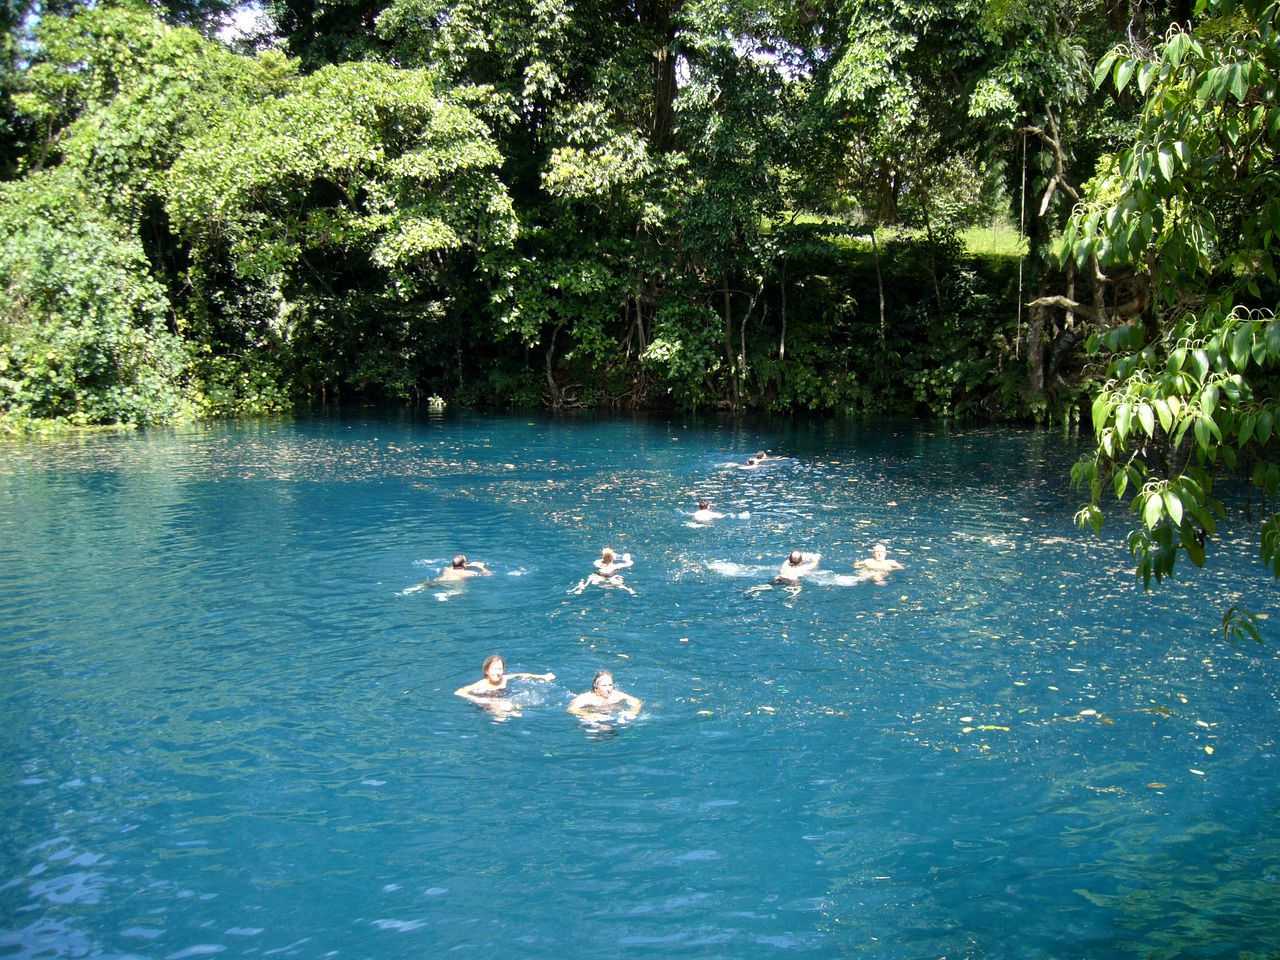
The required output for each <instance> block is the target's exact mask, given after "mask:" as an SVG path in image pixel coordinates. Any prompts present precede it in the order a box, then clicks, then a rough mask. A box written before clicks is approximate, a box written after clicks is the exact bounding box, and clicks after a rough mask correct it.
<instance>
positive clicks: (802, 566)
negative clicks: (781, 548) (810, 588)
mask: <svg viewBox="0 0 1280 960" xmlns="http://www.w3.org/2000/svg"><path fill="white" fill-rule="evenodd" d="M821 559H822V554H820V553H801V552H800V551H799V550H792V551H791V555H790V556H788V557H787V559H786V560H784V561H783V562H782V566H781V567H780V568H779V569H778V575H777V576H776V577H774V578H773V582H774V583H799V582H800V578H801V577H803V576H804V575H805V574H807V573H813V571H814V570H816V569H818V562H819V561H820V560H821Z"/></svg>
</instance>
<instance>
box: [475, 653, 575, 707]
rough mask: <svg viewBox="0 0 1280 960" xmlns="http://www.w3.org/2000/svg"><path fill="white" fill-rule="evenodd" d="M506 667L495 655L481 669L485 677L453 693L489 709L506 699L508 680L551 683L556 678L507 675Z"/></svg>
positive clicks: (544, 674) (542, 675)
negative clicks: (498, 701)
mask: <svg viewBox="0 0 1280 960" xmlns="http://www.w3.org/2000/svg"><path fill="white" fill-rule="evenodd" d="M506 667H507V665H506V661H504V660H503V659H502V657H500V656H499V655H498V654H496V653H495V654H494V655H493V656H491V657H489V658H487V659H486V660H485V662H484V666H482V667H481V668H480V670H481V672H482V673H483V674H484V676H483V677H481V678H480V679H479V680H477V681H476V682H475V683H469V684H467V685H466V686H465V687H459V688H458V689H457V690H455V691H453V695H454V696H455V697H462V698H463V699H464V700H470V701H471V702H472V703H475V704H479V705H480V706H482V707H489V706H493V705H494V704H495V701H497V700H501V699H504V698H505V697H506V695H507V681H508V680H542V681H544V682H547V683H549V682H551V681H552V680H554V679H555V678H556V675H555V674H554V673H507V672H506Z"/></svg>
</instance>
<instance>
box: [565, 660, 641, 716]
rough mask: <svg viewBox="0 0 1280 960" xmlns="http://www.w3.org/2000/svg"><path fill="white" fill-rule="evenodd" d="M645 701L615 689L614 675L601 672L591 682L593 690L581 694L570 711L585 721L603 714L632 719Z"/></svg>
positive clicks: (575, 699) (570, 707) (571, 704)
mask: <svg viewBox="0 0 1280 960" xmlns="http://www.w3.org/2000/svg"><path fill="white" fill-rule="evenodd" d="M643 706H644V701H643V700H640V699H638V698H636V697H633V696H631V694H629V693H623V692H622V691H621V690H618V689H615V687H614V685H613V674H612V673H610V672H609V671H608V670H601V671H599V672H598V673H597V674H596V675H595V677H594V678H593V679H592V681H591V689H590V690H589V691H587V692H586V693H580V694H578V695H577V696H576V697H574V698H573V702H572V703H570V704H569V706H568V711H569V713H572V714H573V715H574V716H576V717H582V718H583V719H584V720H592V719H596V718H599V717H600V716H601V715H602V714H612V715H614V716H621V717H625V718H628V719H630V718H632V717H634V716H636V714H638V713H639V712H640V708H641V707H643Z"/></svg>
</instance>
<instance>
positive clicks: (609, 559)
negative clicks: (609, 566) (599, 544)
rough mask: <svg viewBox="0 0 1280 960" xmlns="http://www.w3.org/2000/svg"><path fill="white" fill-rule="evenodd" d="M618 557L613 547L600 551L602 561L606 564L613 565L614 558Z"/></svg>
mask: <svg viewBox="0 0 1280 960" xmlns="http://www.w3.org/2000/svg"><path fill="white" fill-rule="evenodd" d="M616 556H617V554H616V553H614V552H613V547H605V548H604V549H603V550H601V551H600V559H601V560H603V561H604V562H605V563H613V560H614V557H616Z"/></svg>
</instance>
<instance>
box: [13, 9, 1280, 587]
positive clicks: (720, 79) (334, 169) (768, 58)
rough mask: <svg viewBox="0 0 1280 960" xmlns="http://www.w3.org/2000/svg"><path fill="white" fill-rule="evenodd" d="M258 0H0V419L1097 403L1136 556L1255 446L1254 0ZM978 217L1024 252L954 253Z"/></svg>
mask: <svg viewBox="0 0 1280 960" xmlns="http://www.w3.org/2000/svg"><path fill="white" fill-rule="evenodd" d="M264 9H265V11H266V14H267V15H268V18H269V21H270V26H269V27H268V28H267V30H266V32H265V33H264V34H263V35H262V36H257V37H254V38H250V39H248V40H240V41H234V42H227V41H223V40H220V39H218V38H217V35H216V34H217V29H218V27H219V25H220V23H221V22H222V21H223V19H224V18H225V17H226V16H227V14H228V12H229V8H228V6H227V5H225V4H223V3H218V2H215V3H207V2H195V3H191V2H188V0H183V2H182V3H178V2H176V0H175V2H171V3H164V4H160V5H149V4H146V3H143V2H141V0H112V2H107V3H97V4H92V5H90V4H81V3H77V2H74V0H68V2H67V3H65V4H64V5H62V6H57V7H54V6H43V7H34V6H30V5H28V4H27V3H26V2H25V0H22V2H17V0H15V2H14V3H10V4H9V5H8V6H6V7H5V8H4V10H3V18H4V26H5V28H6V47H5V57H4V58H3V62H0V128H3V131H4V132H5V133H6V134H7V136H6V138H5V140H6V143H7V144H8V146H7V148H6V150H7V152H5V153H4V154H3V155H2V156H0V225H3V226H4V228H5V234H4V239H3V240H2V241H0V298H2V299H0V409H2V411H3V412H2V413H0V418H3V420H2V422H3V423H4V424H5V425H6V426H7V427H8V428H9V429H14V428H17V427H20V425H21V424H22V423H23V422H25V421H28V420H33V419H45V418H53V419H58V418H62V419H69V420H72V421H75V422H82V423H111V422H149V421H164V420H171V419H175V418H183V417H192V416H209V415H220V414H228V413H240V412H252V411H262V410H273V409H283V408H286V407H288V406H290V405H292V404H295V403H298V402H306V401H308V400H312V399H328V398H334V397H352V396H355V397H359V398H367V399H375V400H385V399H413V398H418V397H423V396H426V395H428V394H435V395H439V396H444V397H448V398H450V399H453V400H457V401H459V402H462V403H491V404H501V405H548V406H551V407H564V406H574V405H599V406H609V407H615V408H616V407H642V406H647V407H654V406H668V407H676V408H695V407H699V406H703V407H705V406H723V407H727V408H733V409H745V408H757V409H771V410H795V409H820V410H828V411H838V412H863V411H869V412H881V411H885V412H897V413H908V414H916V413H928V414H933V415H939V414H940V415H961V416H982V417H987V418H1010V419H1030V418H1034V419H1039V420H1044V419H1046V418H1059V419H1062V420H1065V421H1070V420H1072V419H1073V418H1074V417H1075V416H1076V414H1077V413H1078V412H1079V411H1081V410H1082V409H1088V410H1091V412H1092V416H1091V417H1090V418H1088V419H1089V420H1090V421H1091V423H1092V426H1093V427H1094V429H1095V430H1096V432H1097V438H1098V450H1097V452H1096V454H1095V455H1094V456H1091V457H1090V458H1089V459H1088V460H1087V461H1085V462H1084V463H1082V464H1081V465H1080V467H1079V468H1078V469H1077V472H1076V476H1077V479H1078V480H1079V482H1080V483H1082V484H1083V485H1084V487H1085V488H1086V489H1087V490H1088V492H1089V496H1090V503H1089V504H1088V505H1087V506H1086V507H1085V509H1084V510H1083V511H1082V513H1081V519H1082V521H1083V522H1085V523H1093V524H1095V525H1096V524H1097V523H1099V522H1100V521H1101V516H1102V513H1101V510H1102V503H1103V500H1104V496H1103V495H1104V493H1106V492H1107V491H1110V492H1111V493H1114V494H1115V495H1117V496H1119V497H1120V498H1121V499H1122V500H1126V502H1127V503H1128V505H1129V506H1130V508H1131V509H1132V510H1133V511H1134V514H1135V516H1136V517H1137V518H1139V521H1140V522H1139V523H1138V525H1137V527H1136V528H1135V531H1134V535H1133V539H1132V541H1131V543H1132V546H1133V549H1134V553H1135V556H1136V557H1137V559H1138V564H1139V572H1140V574H1141V575H1142V576H1143V577H1144V578H1147V579H1150V578H1152V577H1154V578H1155V579H1156V580H1158V579H1160V578H1161V577H1163V576H1165V575H1167V574H1168V573H1169V572H1170V571H1171V570H1172V569H1173V566H1174V563H1175V559H1176V556H1177V555H1178V554H1179V553H1181V552H1185V553H1186V554H1187V555H1188V556H1189V557H1190V559H1191V560H1192V561H1193V562H1196V563H1199V562H1201V561H1202V560H1203V558H1204V554H1205V542H1206V538H1207V537H1209V536H1210V535H1212V533H1213V530H1214V523H1215V517H1216V516H1218V515H1219V511H1220V509H1221V507H1220V504H1218V502H1217V500H1216V499H1215V498H1214V495H1213V484H1214V481H1215V478H1220V477H1222V476H1225V475H1230V474H1232V473H1235V472H1240V471H1243V472H1245V473H1247V474H1249V475H1250V476H1251V477H1252V478H1253V480H1254V482H1255V483H1256V484H1257V486H1258V487H1259V489H1260V490H1261V492H1262V494H1263V495H1264V496H1271V495H1273V494H1274V492H1275V490H1276V488H1277V486H1280V467H1278V466H1277V464H1276V462H1275V456H1274V445H1275V443H1276V440H1275V439H1274V438H1275V434H1276V433H1277V432H1280V423H1277V416H1280V414H1277V411H1276V408H1275V402H1276V400H1275V396H1276V393H1275V369H1274V365H1275V361H1276V357H1277V350H1278V349H1280V334H1277V333H1276V332H1275V331H1276V330H1277V329H1280V328H1277V327H1276V325H1275V322H1274V320H1273V313H1272V311H1273V309H1274V298H1275V290H1276V281H1275V266H1274V262H1273V251H1272V245H1273V243H1274V242H1275V237H1276V236H1277V235H1280V199H1278V197H1280V191H1278V190H1277V183H1276V162H1275V152H1274V151H1275V143H1276V137H1277V133H1278V132H1280V107H1277V105H1276V103H1277V90H1276V79H1275V78H1276V76H1277V75H1278V74H1277V66H1278V64H1277V62H1276V60H1277V53H1276V39H1275V27H1276V24H1275V7H1274V5H1271V4H1266V3H1262V2H1260V0H1247V2H1242V0H1201V2H1200V3H1199V4H1198V6H1197V7H1196V8H1195V9H1194V10H1193V9H1191V7H1190V6H1189V5H1188V4H1187V3H1186V0H1157V2H1154V3H1153V2H1151V0H1111V2H1108V3H1106V4H1101V5H1099V4H1086V3H1081V2H1079V0H923V2H917V0H913V2H910V3H908V2H905V0H842V2H836V0H831V2H817V3H809V2H805V3H801V4H799V5H797V4H784V3H778V2H776V0H740V2H735V3H733V4H723V3H713V2H709V0H637V2H635V3H631V4H623V5H618V4H611V3H604V2H600V0H545V2H539V3H536V4H525V3H514V2H508V0H497V2H484V3H481V2H474V0H459V2H449V3H443V2H439V0H387V2H374V0H326V2H324V3H320V2H318V0H272V2H269V3H267V4H266V5H265V7H264ZM250 46H252V47H253V49H248V48H249V47H250ZM991 222H998V223H1003V224H1005V227H1006V229H1007V230H1009V231H1010V232H1015V231H1016V233H1017V234H1018V236H1019V237H1020V238H1021V242H1022V243H1025V253H1024V254H1022V255H1012V256H1005V257H999V256H985V257H984V256H975V255H973V254H971V253H969V252H967V251H966V250H965V248H964V246H963V244H962V243H961V242H960V240H959V233H960V231H961V230H963V229H965V228H967V227H972V226H975V225H985V224H988V223H991ZM1103 360H1105V361H1106V363H1105V364H1104V363H1102V361H1103ZM1261 537H1262V543H1263V555H1264V558H1265V559H1266V560H1267V562H1268V564H1270V565H1271V567H1272V569H1274V570H1275V571H1276V572H1277V573H1278V574H1280V527H1278V526H1277V523H1276V519H1275V517H1270V518H1269V519H1268V520H1267V521H1266V523H1264V524H1263V527H1262V532H1261Z"/></svg>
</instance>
